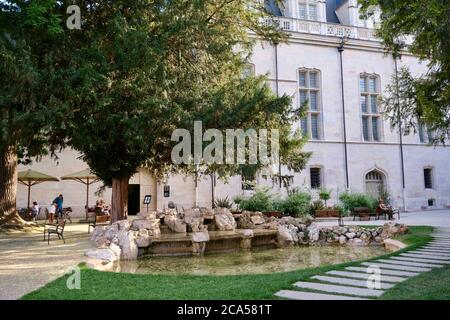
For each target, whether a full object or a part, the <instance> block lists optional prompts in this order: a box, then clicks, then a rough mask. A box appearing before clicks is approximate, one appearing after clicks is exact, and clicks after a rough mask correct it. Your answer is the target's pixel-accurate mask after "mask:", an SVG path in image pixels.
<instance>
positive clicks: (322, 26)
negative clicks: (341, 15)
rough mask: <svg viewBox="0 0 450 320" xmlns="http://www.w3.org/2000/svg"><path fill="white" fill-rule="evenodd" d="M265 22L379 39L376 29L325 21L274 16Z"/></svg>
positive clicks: (294, 29) (284, 27) (299, 29)
mask: <svg viewBox="0 0 450 320" xmlns="http://www.w3.org/2000/svg"><path fill="white" fill-rule="evenodd" d="M265 23H266V24H273V23H276V24H277V25H278V26H279V27H280V29H281V30H283V31H291V32H300V33H310V34H318V35H324V36H334V37H348V38H352V39H361V40H372V41H380V39H379V38H378V37H377V36H376V30H375V29H369V28H362V27H354V26H346V25H342V24H337V23H325V22H320V21H310V20H300V19H294V18H287V17H283V18H276V19H275V20H266V21H265Z"/></svg>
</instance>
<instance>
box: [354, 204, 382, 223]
mask: <svg viewBox="0 0 450 320" xmlns="http://www.w3.org/2000/svg"><path fill="white" fill-rule="evenodd" d="M352 215H353V221H355V220H356V217H358V218H359V220H362V218H367V219H368V220H370V218H371V217H376V213H373V212H370V209H369V208H367V207H355V208H353V210H352Z"/></svg>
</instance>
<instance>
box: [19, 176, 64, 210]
mask: <svg viewBox="0 0 450 320" xmlns="http://www.w3.org/2000/svg"><path fill="white" fill-rule="evenodd" d="M17 180H18V181H19V183H21V184H23V185H24V186H27V187H28V206H27V208H30V195H31V187H32V186H34V185H37V184H38V183H42V182H47V181H59V180H58V178H56V177H52V176H49V175H47V174H45V173H42V172H39V171H35V170H31V169H28V170H25V171H20V172H19V174H18V177H17Z"/></svg>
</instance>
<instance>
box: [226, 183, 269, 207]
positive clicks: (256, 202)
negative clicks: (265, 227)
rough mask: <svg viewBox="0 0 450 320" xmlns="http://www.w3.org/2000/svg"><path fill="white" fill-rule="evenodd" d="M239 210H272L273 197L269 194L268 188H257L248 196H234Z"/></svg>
mask: <svg viewBox="0 0 450 320" xmlns="http://www.w3.org/2000/svg"><path fill="white" fill-rule="evenodd" d="M233 200H234V202H235V203H236V204H237V205H238V206H239V208H240V209H241V210H248V211H270V210H273V199H272V196H271V195H270V194H269V188H257V189H256V190H255V193H254V194H253V195H252V196H251V197H248V198H244V197H236V198H234V199H233Z"/></svg>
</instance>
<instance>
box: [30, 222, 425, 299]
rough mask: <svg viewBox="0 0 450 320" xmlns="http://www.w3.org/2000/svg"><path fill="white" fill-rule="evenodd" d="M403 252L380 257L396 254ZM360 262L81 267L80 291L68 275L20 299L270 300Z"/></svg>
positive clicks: (406, 238) (413, 242) (420, 232)
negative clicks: (132, 269)
mask: <svg viewBox="0 0 450 320" xmlns="http://www.w3.org/2000/svg"><path fill="white" fill-rule="evenodd" d="M432 230H433V229H432V228H431V227H411V228H410V233H409V234H407V235H402V236H400V237H398V238H397V239H398V240H400V241H403V242H405V243H406V244H408V245H409V247H408V248H407V249H408V250H409V249H412V248H415V247H418V246H421V245H423V244H425V243H426V242H428V241H429V240H430V239H431V237H430V233H431V232H432ZM407 249H403V250H400V251H397V252H395V253H393V254H387V255H385V256H382V257H388V256H392V255H397V254H399V253H401V252H403V251H405V250H407ZM379 258H380V257H375V258H373V259H379ZM373 259H369V260H366V261H370V260H373ZM361 262H362V261H352V262H348V263H343V264H339V265H329V266H323V267H318V268H311V269H301V270H296V271H292V272H284V273H272V274H257V275H238V276H193V275H142V274H128V273H112V272H101V271H96V270H92V269H89V268H87V267H85V266H82V267H81V289H80V290H68V289H67V287H66V282H67V278H68V276H63V277H61V278H59V279H56V280H55V281H53V282H51V283H49V284H47V285H46V286H45V287H43V288H41V289H38V290H36V291H34V292H32V293H29V294H27V295H25V296H24V297H22V299H25V300H54V299H56V300H60V299H69V300H97V299H107V300H109V299H118V300H127V299H143V300H145V299H180V300H197V299H214V300H222V299H249V300H257V299H274V298H275V297H274V293H275V292H277V291H279V290H281V289H290V288H293V286H292V284H293V283H294V282H296V281H301V280H305V279H307V278H309V277H310V276H313V275H317V274H321V273H325V272H326V271H330V270H340V269H344V268H345V267H347V266H351V265H358V264H360V263H361ZM169 267H170V266H169Z"/></svg>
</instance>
